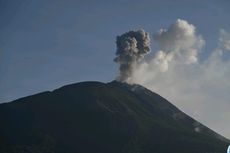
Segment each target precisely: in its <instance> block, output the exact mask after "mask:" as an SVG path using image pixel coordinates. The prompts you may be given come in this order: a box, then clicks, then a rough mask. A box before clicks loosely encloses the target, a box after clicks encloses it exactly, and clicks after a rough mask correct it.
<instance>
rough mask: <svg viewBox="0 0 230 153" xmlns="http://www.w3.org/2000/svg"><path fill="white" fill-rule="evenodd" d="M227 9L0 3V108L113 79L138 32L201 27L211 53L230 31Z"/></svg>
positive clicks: (224, 5) (136, 0)
mask: <svg viewBox="0 0 230 153" xmlns="http://www.w3.org/2000/svg"><path fill="white" fill-rule="evenodd" d="M229 7H230V2H229V1H227V0H219V1H217V0H215V1H214V0H203V1H198V0H183V1H182V0H175V1H170V0H168V1H166V0H159V1H155V0H152V1H151V0H129V1H128V0H117V1H110V0H97V1H89V0H84V1H83V0H65V1H63V0H49V1H47V0H39V1H37V0H23V1H18V0H0V20H1V23H0V74H1V75H0V102H6V101H11V100H14V99H17V98H20V97H23V96H27V95H30V94H35V93H37V92H41V91H45V90H53V89H55V88H57V87H60V86H63V85H66V84H69V83H75V82H80V81H87V80H98V81H104V82H108V81H111V80H113V79H114V78H115V76H116V74H117V65H116V64H115V63H114V62H113V58H114V53H115V50H116V46H115V38H116V36H117V35H120V34H122V33H124V32H126V31H129V30H133V29H134V30H135V29H139V28H144V29H145V30H146V31H147V32H149V33H151V34H153V33H155V32H156V31H157V30H159V29H160V28H161V27H164V28H167V27H168V26H169V25H170V24H171V23H172V22H174V21H175V20H176V19H177V18H182V19H185V20H187V21H189V22H190V23H192V24H194V25H195V26H196V27H197V31H198V32H199V33H200V34H202V36H203V37H204V38H205V40H206V42H207V44H208V45H206V47H205V50H207V52H208V51H209V50H211V49H212V48H214V46H216V44H217V39H218V32H219V29H220V28H224V29H226V30H228V31H230V26H229V25H230V20H229V19H228V16H229V14H230V9H229ZM155 47H156V46H155V44H154V43H152V48H153V49H154V48H155ZM204 56H205V54H204Z"/></svg>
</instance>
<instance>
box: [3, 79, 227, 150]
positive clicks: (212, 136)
mask: <svg viewBox="0 0 230 153" xmlns="http://www.w3.org/2000/svg"><path fill="white" fill-rule="evenodd" d="M0 121H1V126H0V152H1V153H172V152H173V153H204V152H205V153H225V152H226V148H227V145H228V144H229V141H228V140H227V139H225V138H224V137H222V136H220V135H218V134H216V133H215V132H213V131H212V130H210V129H208V128H207V127H205V126H203V125H202V124H200V123H198V122H196V121H195V120H194V119H192V118H190V117H189V116H187V115H186V114H184V113H183V112H181V111H180V110H178V109H177V108H176V107H175V106H173V105H172V104H171V103H169V102H168V101H167V100H165V99H164V98H162V97H161V96H159V95H157V94H155V93H153V92H151V91H149V90H147V89H146V88H144V87H142V86H139V85H128V84H122V83H118V82H115V81H114V82H111V83H108V84H105V83H100V82H83V83H77V84H72V85H68V86H64V87H62V88H60V89H57V90H54V91H53V92H43V93H40V94H37V95H33V96H29V97H25V98H22V99H18V100H15V101H13V102H10V103H5V104H1V105H0Z"/></svg>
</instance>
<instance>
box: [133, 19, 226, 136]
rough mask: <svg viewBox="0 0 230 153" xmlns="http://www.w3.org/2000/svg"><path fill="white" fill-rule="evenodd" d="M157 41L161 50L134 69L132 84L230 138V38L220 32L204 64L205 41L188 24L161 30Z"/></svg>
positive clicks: (178, 24)
mask: <svg viewBox="0 0 230 153" xmlns="http://www.w3.org/2000/svg"><path fill="white" fill-rule="evenodd" d="M154 40H155V42H156V43H157V44H158V45H159V50H158V51H155V52H153V54H154V56H153V58H152V59H150V60H149V59H148V60H147V59H146V60H143V61H142V62H141V63H139V64H138V65H135V68H133V72H132V75H131V77H130V80H131V82H134V83H137V84H141V85H143V86H145V87H147V88H149V89H151V90H152V91H154V92H156V93H159V94H160V95H162V96H163V97H166V98H167V99H168V100H169V101H171V102H173V103H174V104H175V105H176V106H177V107H179V108H180V109H182V110H183V111H184V112H186V113H187V114H189V115H191V116H193V117H194V118H195V119H197V120H199V121H200V122H202V123H204V124H205V125H207V126H208V127H210V128H212V129H214V130H215V131H217V132H219V133H220V134H222V135H224V136H225V137H228V138H230V131H229V129H230V111H229V108H230V102H229V99H230V94H229V90H230V60H229V58H228V57H230V55H229V54H230V53H229V51H230V34H229V33H228V32H227V31H225V30H223V29H222V30H220V35H219V42H217V43H218V46H217V47H216V49H214V50H213V51H211V52H208V53H206V55H207V57H206V58H205V59H203V60H200V58H199V57H200V52H202V47H203V46H204V45H205V41H204V39H203V38H202V36H201V35H198V34H197V32H196V27H195V26H194V25H192V24H189V23H188V22H187V21H185V20H181V19H178V20H176V21H175V23H173V24H172V25H171V26H169V28H168V29H161V30H160V31H158V32H157V33H156V34H154ZM223 57H224V58H223ZM134 70H135V71H134Z"/></svg>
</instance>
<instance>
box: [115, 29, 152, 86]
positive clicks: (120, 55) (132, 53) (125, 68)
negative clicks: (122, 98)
mask: <svg viewBox="0 0 230 153" xmlns="http://www.w3.org/2000/svg"><path fill="white" fill-rule="evenodd" d="M116 45H117V51H116V58H115V59H114V61H115V62H116V63H118V64H119V65H120V67H119V70H120V72H119V76H118V77H117V79H116V80H117V81H120V82H127V83H131V82H132V81H131V77H132V74H133V72H134V69H135V67H136V64H137V63H138V62H140V61H141V59H143V57H144V55H146V54H147V53H148V52H150V37H149V34H148V33H146V32H145V31H144V30H142V29H141V30H138V31H129V32H127V33H124V34H122V35H120V36H117V39H116Z"/></svg>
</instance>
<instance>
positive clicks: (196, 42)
mask: <svg viewBox="0 0 230 153" xmlns="http://www.w3.org/2000/svg"><path fill="white" fill-rule="evenodd" d="M154 39H155V41H156V42H157V43H158V44H159V46H160V51H158V52H157V53H156V56H155V59H154V60H155V63H156V64H158V65H159V68H160V70H161V71H162V72H165V71H167V70H168V66H169V64H170V63H171V62H173V61H175V60H177V61H179V62H181V63H184V64H192V63H196V62H197V61H198V57H197V55H198V52H199V50H200V49H201V48H202V47H203V45H204V40H203V38H202V37H201V36H197V35H196V28H195V27H194V26H193V25H192V24H188V22H187V21H185V20H181V19H178V20H177V21H176V22H175V23H173V24H172V25H171V26H170V27H169V29H168V30H166V29H161V30H160V31H159V32H157V34H155V36H154Z"/></svg>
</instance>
